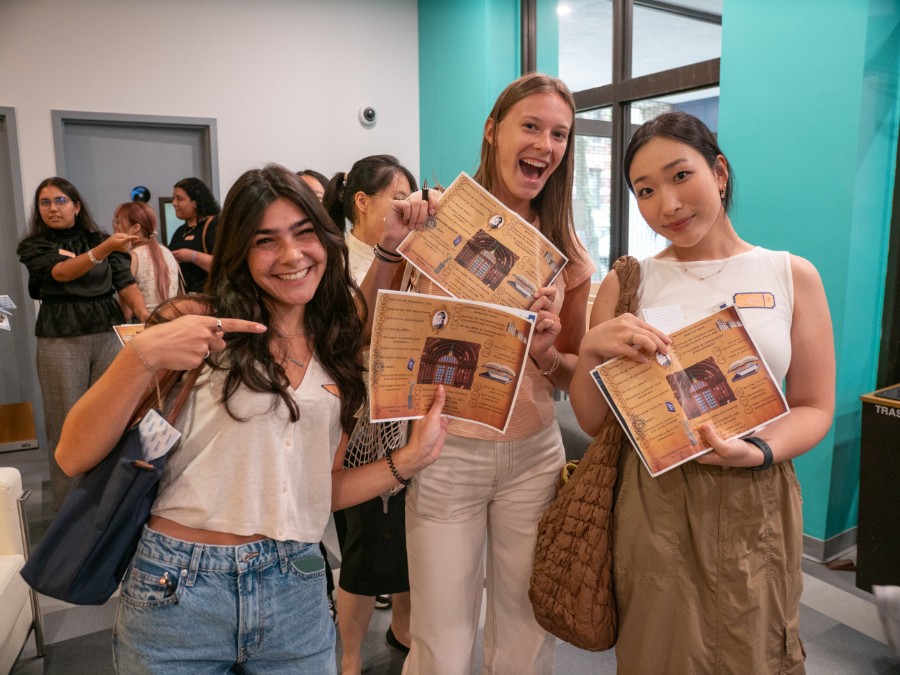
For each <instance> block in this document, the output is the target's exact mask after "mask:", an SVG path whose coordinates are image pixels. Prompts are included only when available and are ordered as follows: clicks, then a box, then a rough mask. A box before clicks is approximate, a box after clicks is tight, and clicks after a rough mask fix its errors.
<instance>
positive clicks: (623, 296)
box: [613, 255, 641, 316]
mask: <svg viewBox="0 0 900 675" xmlns="http://www.w3.org/2000/svg"><path fill="white" fill-rule="evenodd" d="M613 269H614V270H615V271H616V276H617V277H618V278H619V299H618V301H617V302H616V316H619V315H620V314H624V313H625V312H631V313H632V314H634V312H635V311H636V310H637V291H638V286H640V283H641V264H640V263H639V262H638V260H637V258H635V257H633V256H630V255H623V256H622V257H621V258H619V259H618V260H616V261H615V262H614V263H613Z"/></svg>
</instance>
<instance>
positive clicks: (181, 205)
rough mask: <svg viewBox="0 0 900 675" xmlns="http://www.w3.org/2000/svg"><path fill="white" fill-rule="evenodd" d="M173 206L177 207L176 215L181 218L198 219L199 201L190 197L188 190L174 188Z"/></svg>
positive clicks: (186, 219)
mask: <svg viewBox="0 0 900 675" xmlns="http://www.w3.org/2000/svg"><path fill="white" fill-rule="evenodd" d="M172 206H173V208H174V209H175V217H176V218H178V219H179V220H184V221H186V222H187V221H192V220H196V219H197V202H195V201H194V200H193V199H191V198H190V197H188V194H187V192H185V191H184V190H182V189H181V188H175V189H173V190H172Z"/></svg>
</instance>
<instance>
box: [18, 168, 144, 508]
mask: <svg viewBox="0 0 900 675" xmlns="http://www.w3.org/2000/svg"><path fill="white" fill-rule="evenodd" d="M134 241H135V237H134V236H133V235H131V234H125V233H115V234H113V235H108V234H106V233H104V232H101V231H100V229H99V228H98V227H97V224H96V223H95V222H94V219H93V218H92V217H91V213H90V211H89V210H88V207H87V204H85V203H84V200H83V199H82V198H81V195H80V194H79V192H78V190H77V189H76V188H75V186H74V185H72V183H70V182H69V181H67V180H66V179H65V178H60V177H53V178H47V179H45V180H43V181H41V183H40V184H39V185H38V186H37V189H36V190H35V191H34V210H33V211H32V214H31V220H30V224H29V227H28V233H27V234H26V235H25V237H24V238H23V239H22V240H21V241H20V242H19V245H18V248H17V249H16V252H17V254H18V256H19V260H20V261H21V262H22V264H24V265H25V267H26V268H27V269H28V293H29V295H30V296H31V297H32V298H34V299H35V300H40V302H41V308H40V310H39V312H38V316H37V323H36V324H35V327H34V334H35V335H36V336H37V372H38V380H39V381H40V383H41V399H42V401H43V407H44V424H45V429H46V433H47V449H48V451H49V453H50V481H51V485H52V488H53V501H52V507H53V510H54V511H58V510H59V508H60V507H61V506H62V503H63V501H64V500H65V498H66V496H67V495H68V493H69V489H70V487H71V480H69V479H68V478H67V477H66V476H65V474H64V473H63V472H62V470H61V469H60V468H59V465H58V464H57V463H56V460H55V459H54V452H55V450H56V444H57V442H58V441H59V434H60V431H61V429H62V424H63V419H65V416H66V413H67V412H68V411H69V409H70V408H71V407H72V405H74V403H75V401H77V400H78V398H79V397H80V396H81V395H82V394H83V393H84V392H85V391H87V389H88V387H90V386H91V385H92V384H93V383H94V382H96V381H97V380H98V379H99V378H100V376H101V375H102V374H103V372H104V371H105V370H106V368H107V366H109V364H110V362H111V361H112V360H113V358H114V357H115V355H116V353H117V352H118V351H119V347H120V344H119V340H118V338H117V337H116V334H115V332H113V326H116V325H118V324H122V323H125V316H124V314H123V313H122V308H121V307H120V305H119V303H118V302H117V301H116V298H115V297H114V296H115V294H116V293H118V294H119V298H120V299H121V300H122V303H123V304H124V305H125V306H127V307H128V308H129V309H130V311H131V312H133V313H134V315H135V316H136V317H137V318H138V319H139V320H141V321H144V320H145V319H146V318H147V316H148V314H149V312H148V311H147V308H146V306H145V304H144V298H143V296H142V295H141V292H140V290H139V289H138V287H137V285H136V284H135V282H134V277H133V276H132V275H131V268H130V266H129V260H128V253H127V251H128V249H129V247H130V246H131V244H132V242H134Z"/></svg>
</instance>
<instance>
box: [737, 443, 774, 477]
mask: <svg viewBox="0 0 900 675" xmlns="http://www.w3.org/2000/svg"><path fill="white" fill-rule="evenodd" d="M743 440H745V441H747V442H748V443H750V444H751V445H755V446H756V447H757V448H759V449H760V450H762V454H763V462H762V464H760V465H759V466H752V467H750V470H751V471H765V470H766V469H768V468H769V467H771V466H772V462H773V461H774V459H775V458H774V457H773V456H772V448H770V447H769V444H768V443H766V442H765V441H764V440H763V439H761V438H759V437H757V436H747V438H744V439H743Z"/></svg>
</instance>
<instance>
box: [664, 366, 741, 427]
mask: <svg viewBox="0 0 900 675" xmlns="http://www.w3.org/2000/svg"><path fill="white" fill-rule="evenodd" d="M666 380H667V381H668V382H669V386H670V387H671V388H672V392H673V393H674V394H675V398H677V399H678V402H679V403H680V404H681V407H682V409H683V410H684V412H685V414H686V415H687V417H688V419H693V418H695V417H698V416H700V415H702V414H704V413H707V412H709V411H710V410H714V409H716V408H721V407H722V406H725V405H728V404H729V403H731V402H733V401H736V400H737V397H736V396H735V395H734V392H733V391H732V390H731V387H729V386H728V379H727V378H726V377H725V375H724V374H723V373H722V371H721V370H720V369H719V367H718V366H717V365H716V362H715V359H713V358H712V357H709V358H707V359H704V360H703V361H700V362H698V363H695V364H694V365H692V366H689V367H687V368H685V369H684V370H682V371H681V372H678V373H672V374H671V375H667V376H666Z"/></svg>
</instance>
